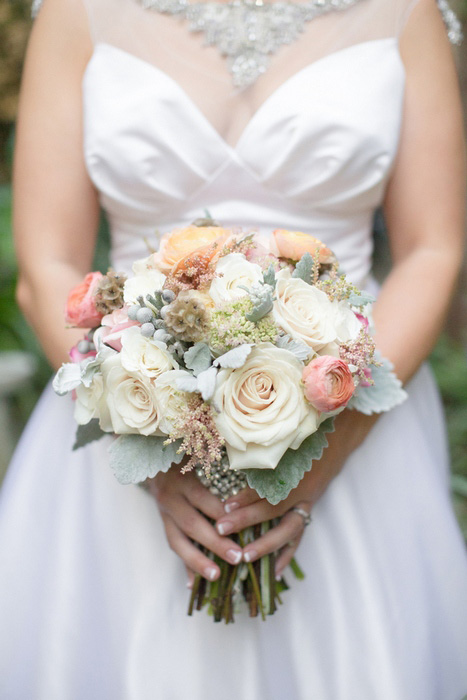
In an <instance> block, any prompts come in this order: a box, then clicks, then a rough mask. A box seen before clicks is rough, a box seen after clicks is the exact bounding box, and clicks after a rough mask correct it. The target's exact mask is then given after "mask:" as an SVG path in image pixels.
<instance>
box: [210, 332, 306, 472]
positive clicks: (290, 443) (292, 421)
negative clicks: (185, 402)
mask: <svg viewBox="0 0 467 700" xmlns="http://www.w3.org/2000/svg"><path fill="white" fill-rule="evenodd" d="M302 371H303V365H302V363H301V362H300V360H298V359H297V358H296V357H295V356H294V355H292V353H290V352H289V351H288V350H282V349H280V348H277V347H275V346H274V345H272V344H271V343H261V344H260V345H258V346H257V347H255V348H253V350H252V351H251V353H250V355H249V357H248V359H247V361H246V362H245V364H244V365H243V367H240V368H239V369H234V370H232V369H223V370H221V371H220V372H219V373H218V375H217V388H216V392H215V394H214V398H213V403H214V405H215V406H216V407H217V408H218V409H219V413H218V414H215V417H214V421H215V423H216V426H217V428H218V430H219V432H220V434H221V435H222V436H223V437H224V438H225V440H226V449H227V454H228V457H229V460H230V466H231V468H232V469H247V468H253V467H254V468H256V469H268V468H269V469H274V468H275V467H276V466H277V465H278V463H279V461H280V459H281V457H282V455H283V454H284V453H285V451H286V450H287V449H288V448H289V447H291V448H292V449H297V448H298V447H299V446H300V445H301V443H302V442H303V440H304V439H305V438H306V437H308V435H311V434H312V433H314V432H315V431H316V429H317V427H318V412H317V411H316V410H315V409H314V408H313V407H312V406H311V405H310V404H309V403H308V402H307V401H306V399H305V396H304V394H303V388H302V384H301V380H302Z"/></svg>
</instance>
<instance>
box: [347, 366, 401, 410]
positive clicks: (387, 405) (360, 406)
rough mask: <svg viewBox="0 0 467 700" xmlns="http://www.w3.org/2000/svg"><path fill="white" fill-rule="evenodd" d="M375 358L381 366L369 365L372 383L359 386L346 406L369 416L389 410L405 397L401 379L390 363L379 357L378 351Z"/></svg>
mask: <svg viewBox="0 0 467 700" xmlns="http://www.w3.org/2000/svg"><path fill="white" fill-rule="evenodd" d="M375 357H376V359H377V360H378V361H379V362H382V366H381V367H375V366H372V367H371V376H372V379H373V381H374V384H373V385H371V386H368V387H363V386H360V387H358V389H357V390H356V392H355V394H354V395H353V396H352V398H351V399H350V401H349V403H348V404H347V408H353V409H355V410H356V411H360V413H364V414H365V415H367V416H370V415H371V414H372V413H382V412H383V411H389V410H390V409H391V408H394V407H395V406H399V404H401V403H403V402H404V401H405V400H406V398H407V392H406V391H404V389H403V388H402V383H401V381H400V380H399V379H398V378H397V377H396V375H395V374H394V372H392V364H391V363H390V362H389V360H387V359H386V358H381V356H380V355H379V353H376V354H375Z"/></svg>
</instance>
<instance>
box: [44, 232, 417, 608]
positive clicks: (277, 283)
mask: <svg viewBox="0 0 467 700" xmlns="http://www.w3.org/2000/svg"><path fill="white" fill-rule="evenodd" d="M132 271H133V275H132V276H129V277H128V278H127V277H125V276H124V275H121V274H116V273H115V272H114V271H113V270H112V269H110V270H109V271H108V272H107V274H106V275H103V274H101V273H100V272H91V273H89V274H88V275H86V277H85V279H84V281H83V283H82V284H81V285H79V286H78V287H76V288H75V289H74V290H72V292H71V293H70V295H69V298H68V303H67V311H66V320H67V322H68V324H70V325H72V326H76V327H78V328H84V329H90V330H87V331H86V333H85V337H84V338H83V340H81V341H80V342H79V343H78V344H77V345H76V346H75V347H74V348H72V350H71V351H70V358H71V362H70V363H66V364H64V365H62V367H61V368H60V369H59V370H58V372H57V374H56V376H55V379H54V389H55V391H56V392H57V393H58V394H60V395H64V394H67V393H69V392H72V394H73V398H74V399H75V404H74V416H75V419H76V422H77V424H78V429H77V436H76V442H75V445H74V449H77V448H79V447H81V446H82V445H84V444H87V443H88V442H90V441H93V440H96V439H98V438H100V437H102V436H103V435H105V434H106V433H111V434H113V435H114V436H115V439H114V440H113V441H112V443H111V445H110V447H109V457H110V466H111V468H112V470H113V472H114V474H115V476H116V478H117V479H118V480H119V481H120V482H121V483H122V484H137V483H142V482H144V481H145V480H146V479H148V478H152V477H154V476H155V475H156V474H157V473H158V472H159V471H163V472H165V471H167V470H168V469H169V468H170V467H171V466H172V465H180V467H179V468H180V469H181V470H182V471H183V472H187V471H190V470H196V473H197V475H198V476H199V478H200V479H201V481H202V483H203V484H204V485H205V486H206V487H207V488H209V489H210V490H211V491H212V492H213V493H215V494H216V495H218V496H219V497H220V498H222V499H225V498H227V497H229V496H231V495H232V494H235V493H237V492H238V491H239V490H240V489H242V488H244V487H246V486H247V485H248V486H250V487H251V488H253V489H255V490H256V491H257V493H258V494H259V496H260V497H261V498H266V499H267V500H268V501H269V502H270V503H272V504H277V503H279V502H280V501H281V500H283V499H285V498H286V497H287V496H288V494H289V493H290V491H291V490H292V489H293V488H295V487H296V486H297V485H298V483H299V482H300V480H301V479H302V477H303V476H304V474H305V472H307V471H308V470H310V469H311V467H312V462H313V460H317V459H319V458H320V457H321V455H322V452H323V449H324V448H325V447H326V445H327V441H326V436H325V435H326V433H327V432H329V431H331V430H332V429H333V417H334V416H335V415H336V414H338V413H339V412H340V411H342V410H344V408H346V407H347V408H352V409H356V410H359V411H362V412H363V413H366V414H370V413H373V412H381V411H386V410H389V409H390V408H392V407H393V406H395V405H397V404H399V403H401V402H402V401H403V400H404V399H405V392H404V391H403V389H402V387H401V384H400V382H399V380H398V379H397V378H396V377H395V375H394V374H393V373H392V371H391V369H392V368H391V365H390V364H389V362H388V361H387V360H385V359H383V358H381V357H380V356H379V355H378V353H377V352H376V349H375V344H374V341H373V338H372V333H371V328H372V323H371V304H372V301H374V299H373V298H372V297H371V296H370V295H369V294H367V293H366V292H364V291H361V290H359V289H357V288H356V287H355V286H353V285H352V284H351V283H350V282H349V281H347V279H346V278H345V275H343V274H342V273H341V271H340V270H339V265H338V261H337V260H336V258H335V256H334V254H333V253H332V252H331V250H329V248H327V247H326V246H325V245H324V244H323V243H322V242H321V241H319V240H318V239H316V238H314V237H312V236H310V235H307V234H305V233H301V232H291V231H285V230H281V229H277V230H275V231H273V232H272V233H271V235H270V236H269V237H268V238H267V239H265V240H261V239H260V238H259V237H258V236H257V235H255V234H254V233H248V232H246V233H245V232H242V231H241V230H231V229H225V228H223V227H221V226H220V225H219V224H217V223H216V222H214V221H212V220H211V219H204V220H198V221H196V222H194V224H192V225H190V226H188V227H186V228H182V229H176V230H173V231H171V232H168V233H166V234H164V235H163V236H162V240H161V245H160V248H159V250H158V251H157V252H152V253H151V254H150V255H149V256H148V257H147V258H145V259H144V260H138V261H136V262H135V263H134V264H133V268H132ZM174 468H175V467H174ZM274 524H275V523H274V521H272V522H266V523H263V524H261V525H259V526H257V527H255V528H248V529H247V530H245V531H243V532H240V533H238V534H237V535H236V536H235V537H237V538H238V542H239V543H240V545H241V546H244V545H245V544H246V543H247V542H250V541H252V540H253V539H255V538H257V537H258V536H259V535H260V534H264V533H265V532H267V530H268V529H269V528H270V527H273V526H274ZM203 551H204V552H205V553H206V554H207V555H208V556H210V557H211V558H212V559H213V560H215V561H216V563H217V564H218V565H219V567H220V569H221V575H220V578H219V579H218V580H217V581H207V580H205V579H204V578H201V577H200V576H198V577H196V579H195V582H194V586H193V589H192V594H191V599H190V605H189V613H190V614H191V613H192V612H193V610H194V609H195V608H196V609H201V608H202V607H203V606H205V605H207V606H208V608H209V611H210V612H211V613H212V614H213V616H214V620H216V621H220V620H224V621H225V622H231V621H233V619H234V612H235V611H236V610H238V609H240V608H241V607H242V605H243V606H244V605H245V602H246V605H247V606H248V608H249V611H250V615H252V616H255V615H258V614H260V615H261V616H262V617H263V619H265V615H266V614H272V613H273V612H274V611H275V609H276V607H277V603H278V602H281V598H280V596H281V592H282V591H283V590H285V589H286V588H287V583H286V581H285V579H284V578H283V577H282V578H280V580H276V578H275V575H274V559H275V555H274V554H270V555H268V556H266V557H263V558H262V559H261V560H260V561H257V562H255V563H247V562H243V563H242V562H241V563H239V564H238V565H236V566H234V565H231V564H228V563H227V562H225V561H223V560H221V559H219V558H218V557H215V556H214V554H212V553H209V552H207V551H206V550H203ZM291 568H292V571H293V572H294V573H295V575H296V576H297V577H298V578H300V577H302V576H303V574H302V572H301V570H300V568H299V566H298V564H297V563H296V561H295V560H293V561H292V564H291Z"/></svg>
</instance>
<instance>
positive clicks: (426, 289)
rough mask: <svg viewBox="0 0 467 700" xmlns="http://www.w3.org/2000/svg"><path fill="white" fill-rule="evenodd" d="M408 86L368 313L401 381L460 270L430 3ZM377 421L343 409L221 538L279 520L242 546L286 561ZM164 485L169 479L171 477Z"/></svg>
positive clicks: (237, 512) (450, 74)
mask: <svg viewBox="0 0 467 700" xmlns="http://www.w3.org/2000/svg"><path fill="white" fill-rule="evenodd" d="M400 48H401V56H402V59H403V62H404V64H405V67H406V72H407V85H406V101H405V107H404V119H403V128H402V134H401V141H400V148H399V154H398V157H397V162H396V163H395V167H394V169H393V172H392V176H391V180H390V183H389V186H388V188H387V196H386V199H385V203H384V208H385V214H386V221H387V224H388V229H389V235H390V244H391V250H392V255H393V260H394V266H393V269H392V271H391V273H390V274H389V276H388V278H387V280H386V282H385V283H384V285H383V288H382V291H381V294H380V296H379V298H378V301H377V303H376V304H375V306H374V318H375V325H376V341H377V345H378V347H379V349H380V350H381V351H382V353H383V355H385V356H386V357H388V358H389V359H390V360H391V361H392V362H393V363H394V365H395V371H396V373H397V374H398V376H399V377H400V378H401V379H402V380H403V381H404V382H406V381H407V380H408V379H410V377H411V376H412V375H413V374H414V372H416V370H417V369H418V368H419V366H420V364H421V363H422V362H423V361H424V359H425V358H426V356H427V355H428V353H429V352H430V350H431V348H432V346H433V344H434V342H435V340H436V337H437V335H438V333H439V331H440V329H441V327H442V324H443V321H444V318H445V315H446V312H447V310H448V307H449V303H450V300H451V296H452V293H453V290H454V288H455V284H456V279H457V275H458V272H459V269H460V265H461V262H462V252H463V237H464V236H463V228H464V215H465V212H464V187H465V154H464V141H463V130H462V112H461V103H460V97H459V90H458V82H457V76H456V71H455V66H454V62H453V58H452V54H451V48H450V46H449V43H448V40H447V36H446V31H445V28H444V25H443V22H442V19H441V16H440V13H439V11H438V8H437V7H436V4H435V0H419V3H418V5H417V6H416V7H415V9H414V10H413V12H412V14H411V16H410V19H409V21H408V24H407V26H406V28H405V30H404V32H403V36H402V39H401V46H400ZM376 420H377V417H375V416H371V417H368V416H364V415H362V414H359V413H356V412H355V411H345V412H344V413H342V414H341V415H340V416H338V418H337V420H336V431H335V433H334V434H333V435H331V437H330V440H329V443H330V444H329V447H328V448H327V450H325V452H324V455H323V457H322V459H321V460H320V461H319V462H315V463H314V464H313V469H312V470H311V471H310V472H308V473H307V474H305V477H304V478H303V480H302V482H301V483H300V485H299V486H298V487H297V488H296V489H295V490H294V491H292V492H291V494H290V496H289V497H288V498H287V499H286V500H285V501H283V502H282V503H280V504H279V505H278V506H275V507H273V506H271V505H270V504H269V503H268V502H267V501H265V500H261V499H259V498H258V496H257V494H256V493H255V492H254V491H251V490H246V491H244V492H242V494H240V495H239V496H236V497H234V498H231V499H229V501H227V503H226V510H227V511H229V512H227V513H226V514H225V515H223V516H222V518H220V519H219V520H218V521H217V527H218V530H219V531H220V532H222V533H224V534H229V533H230V532H236V531H238V530H240V529H242V528H244V527H247V526H249V525H252V524H254V523H258V522H261V521H263V520H268V519H270V518H272V517H274V516H280V515H284V514H285V515H284V517H283V518H282V520H281V523H280V525H279V526H278V527H276V528H274V529H273V530H270V531H269V532H268V534H267V535H265V536H263V537H261V538H260V539H258V540H256V541H255V542H253V543H251V544H250V545H248V547H246V548H245V551H244V555H245V554H246V555H247V557H249V559H250V560H254V559H256V558H258V557H261V556H263V555H264V554H266V553H268V552H270V551H274V550H277V549H279V548H281V547H284V546H285V545H286V544H287V543H288V542H290V541H293V542H294V546H292V547H286V548H285V549H284V550H283V553H282V555H281V557H280V559H279V560H278V562H277V567H276V571H277V573H280V572H281V571H282V569H283V568H284V567H285V566H286V565H287V564H288V563H289V561H290V559H291V557H292V556H293V554H294V552H295V550H296V547H297V546H298V543H299V541H300V537H301V535H302V533H303V519H302V518H301V516H300V515H297V514H296V513H293V512H292V513H291V512H288V511H290V508H292V507H293V506H299V507H301V508H303V509H306V510H307V511H309V510H310V509H311V507H312V505H313V503H315V502H316V501H317V499H318V498H319V497H320V495H321V494H322V493H323V492H324V490H325V489H326V487H327V486H328V484H329V483H330V482H331V481H332V479H333V478H334V476H336V474H338V473H339V471H340V470H341V468H342V466H343V465H344V463H345V461H346V459H347V457H348V456H349V455H350V454H351V453H352V452H353V450H354V449H355V448H356V447H358V446H359V445H360V444H361V443H362V441H363V440H364V439H365V437H366V436H367V434H368V433H369V431H370V430H371V428H372V426H373V425H374V423H375V421H376ZM169 478H170V477H169Z"/></svg>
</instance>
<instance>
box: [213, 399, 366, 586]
mask: <svg viewBox="0 0 467 700" xmlns="http://www.w3.org/2000/svg"><path fill="white" fill-rule="evenodd" d="M377 419H378V416H364V415H363V414H361V413H357V412H355V411H344V412H343V413H341V414H340V415H339V416H337V418H336V419H335V432H334V433H332V434H331V435H330V436H329V446H328V447H327V448H326V449H325V450H324V453H323V456H322V457H321V459H320V460H317V461H316V462H313V467H312V469H311V470H310V471H309V472H307V473H306V474H305V476H304V477H303V479H302V480H301V482H300V483H299V485H298V486H297V488H295V489H294V490H293V491H291V492H290V494H289V496H288V497H287V498H286V499H285V500H284V501H281V502H280V503H278V505H276V506H272V505H271V504H270V503H269V502H268V501H267V500H266V499H264V498H259V496H258V494H257V493H256V491H254V490H253V489H245V490H244V491H242V492H241V493H239V494H238V495H237V496H232V497H231V498H229V499H227V501H226V502H225V504H224V511H225V512H224V513H223V514H222V516H221V517H220V518H218V519H217V521H216V527H217V531H218V532H219V534H221V535H224V536H225V535H229V534H230V533H232V532H239V531H240V530H242V529H244V528H245V527H249V526H251V525H256V524H257V523H261V522H264V521H265V520H272V519H273V518H278V517H280V518H281V521H280V523H279V524H278V525H277V526H276V527H274V528H272V529H271V530H269V531H268V532H267V533H266V534H264V535H262V536H261V537H259V538H258V539H257V540H255V541H254V542H251V543H250V544H248V545H247V546H246V547H245V548H244V550H243V559H244V561H247V562H250V561H255V560H256V559H259V558H261V557H263V556H265V555H266V554H269V553H270V552H277V551H280V552H281V553H280V555H279V557H278V559H277V562H276V576H280V575H281V573H282V571H283V570H284V569H285V567H286V566H287V565H288V564H289V563H290V561H291V559H292V558H293V556H294V554H295V551H296V549H297V547H298V545H299V544H300V540H301V538H302V536H303V532H304V529H305V518H304V517H303V516H302V515H300V514H299V513H297V512H295V511H294V510H293V508H300V509H301V510H304V511H305V512H306V513H310V511H311V509H312V507H313V505H314V504H315V503H316V502H317V501H318V499H319V498H320V496H321V495H322V494H323V493H324V491H325V490H326V488H327V487H328V485H329V484H330V483H331V481H332V480H333V478H334V477H335V476H336V475H337V474H338V473H339V472H340V471H341V469H342V467H343V466H344V464H345V461H346V459H347V457H348V456H349V455H350V454H351V453H352V452H353V451H354V450H355V449H356V448H357V447H358V446H359V445H360V444H361V443H362V442H363V440H364V439H365V437H366V435H367V434H368V433H369V431H370V430H371V428H372V426H373V425H374V423H375V422H376V420H377Z"/></svg>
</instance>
